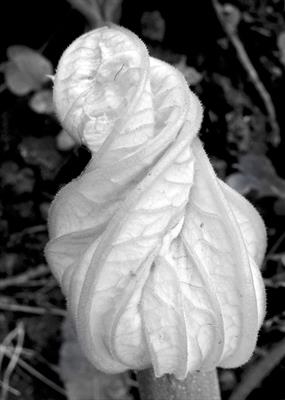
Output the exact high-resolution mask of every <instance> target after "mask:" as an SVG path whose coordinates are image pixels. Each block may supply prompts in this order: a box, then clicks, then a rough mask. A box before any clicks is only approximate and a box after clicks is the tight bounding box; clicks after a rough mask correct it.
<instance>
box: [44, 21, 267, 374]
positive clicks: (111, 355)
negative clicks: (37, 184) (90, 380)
mask: <svg viewBox="0 0 285 400" xmlns="http://www.w3.org/2000/svg"><path fill="white" fill-rule="evenodd" d="M54 102H55V106H56V110H57V114H58V117H59V119H60V121H61V123H62V125H63V127H64V129H66V130H67V131H68V132H69V134H70V135H72V136H73V137H74V138H75V139H76V140H78V141H80V142H82V143H83V144H85V145H86V146H87V147H88V148H89V149H90V151H91V153H92V159H91V161H90V163H89V164H88V166H87V168H86V169H85V171H83V173H82V174H81V175H80V176H79V177H78V178H77V179H75V180H74V181H72V182H71V183H70V184H68V185H67V186H65V187H64V188H63V189H62V190H61V191H60V192H59V193H58V194H57V196H56V198H55V200H54V202H53V204H52V207H51V211H50V215H49V231H50V241H49V243H48V245H47V248H46V256H47V259H48V262H49V264H50V266H51V269H52V271H53V273H54V274H55V276H56V278H57V279H58V281H59V282H60V284H61V286H62V289H63V292H64V294H65V295H66V298H67V303H68V307H69V309H70V312H71V314H72V316H73V319H74V324H75V327H76V331H77V334H78V337H79V340H80V343H81V345H82V348H83V349H84V351H85V354H86V356H87V357H88V358H89V359H90V361H91V362H92V363H94V364H95V366H96V367H97V368H99V369H101V370H103V371H106V372H109V373H116V372H120V371H124V370H127V369H130V368H134V369H141V368H146V367H148V366H150V365H152V366H153V367H154V370H155V374H156V376H161V375H163V374H165V373H173V374H175V375H176V377H177V378H179V379H183V378H185V376H186V375H187V374H188V373H192V372H193V371H195V370H201V369H204V370H210V369H213V368H215V367H216V366H224V367H235V366H238V365H241V364H242V363H244V362H246V361H247V360H248V358H249V357H250V356H251V354H252V352H253V349H254V347H255V343H256V338H257V333H258V329H259V327H260V325H261V323H262V320H263V317H264V308H265V305H264V288H263V284H262V279H261V276H260V272H259V269H258V266H259V265H260V263H261V261H262V258H263V256H264V251H265V244H266V235H265V228H264V225H263V222H262V220H261V218H260V216H259V215H258V213H257V212H256V211H255V209H254V208H253V207H252V206H251V205H250V204H249V203H248V202H247V201H246V200H245V199H244V198H242V197H241V196H240V195H239V194H237V193H235V192H234V191H233V190H232V189H230V188H229V187H228V186H227V185H226V184H224V183H223V182H221V181H219V179H218V178H217V177H216V175H215V173H214V171H213V169H212V167H211V165H210V162H209V160H208V158H207V156H206V154H205V151H204V149H203V147H202V144H201V142H200V140H199V138H197V134H198V131H199V128H200V124H201V120H202V107H201V104H200V102H199V101H198V99H197V97H196V96H195V95H194V94H193V93H192V92H191V91H190V90H189V88H188V86H187V83H186V82H185V80H184V78H183V77H182V75H181V74H180V73H179V72H178V71H177V70H175V69H174V68H173V67H171V66H170V65H168V64H166V63H164V62H162V61H159V60H157V59H154V58H152V57H149V56H148V53H147V50H146V48H145V46H144V44H143V43H142V42H141V41H140V40H139V39H138V38H137V37H136V36H135V35H133V34H132V33H130V32H129V31H127V30H125V29H122V28H118V27H111V28H108V27H104V28H100V29H97V30H94V31H91V32H89V33H87V34H85V35H83V36H81V37H80V38H78V39H77V40H76V41H75V42H74V43H72V44H71V46H70V47H69V48H68V49H67V50H66V51H65V53H64V54H63V56H62V58H61V60H60V62H59V66H58V69H57V73H56V77H55V87H54Z"/></svg>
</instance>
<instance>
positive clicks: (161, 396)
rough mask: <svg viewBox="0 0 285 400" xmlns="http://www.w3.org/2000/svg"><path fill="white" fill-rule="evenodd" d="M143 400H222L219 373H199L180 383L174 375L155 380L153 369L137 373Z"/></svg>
mask: <svg viewBox="0 0 285 400" xmlns="http://www.w3.org/2000/svg"><path fill="white" fill-rule="evenodd" d="M137 379H138V384H139V391H140V397H141V400H220V399H221V396H220V389H219V383H218V378H217V371H216V370H213V371H209V372H197V373H195V374H193V375H189V376H188V377H187V378H186V379H185V380H184V381H179V380H178V379H176V378H175V377H174V376H173V375H168V374H167V375H164V376H163V377H161V378H155V376H154V373H153V370H152V369H151V368H149V369H145V370H143V371H138V372H137Z"/></svg>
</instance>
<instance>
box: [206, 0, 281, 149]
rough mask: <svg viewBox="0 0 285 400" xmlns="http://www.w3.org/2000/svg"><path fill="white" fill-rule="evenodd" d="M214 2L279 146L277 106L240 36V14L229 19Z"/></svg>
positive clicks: (275, 143)
mask: <svg viewBox="0 0 285 400" xmlns="http://www.w3.org/2000/svg"><path fill="white" fill-rule="evenodd" d="M212 4H213V7H214V10H215V12H216V15H217V17H218V19H219V21H220V24H221V26H222V28H223V30H224V32H225V33H226V35H227V36H228V38H229V41H230V42H231V44H232V45H233V47H234V49H235V51H236V53H237V57H238V59H239V61H240V63H241V65H242V66H243V68H244V69H245V71H246V73H247V75H248V78H249V80H250V81H251V83H252V84H253V85H254V87H255V89H256V91H257V93H258V94H259V96H260V98H261V100H262V101H263V104H264V107H265V109H266V112H267V115H268V119H269V122H270V125H271V140H270V141H271V143H272V144H273V145H275V146H277V145H278V144H279V143H280V129H279V125H278V123H277V119H276V112H275V108H274V105H273V102H272V99H271V97H270V94H269V92H268V91H267V89H266V88H265V86H264V84H263V83H262V81H261V80H260V78H259V76H258V73H257V71H256V69H255V67H254V65H253V64H252V62H251V60H250V58H249V56H248V54H247V52H246V50H245V47H244V45H243V43H242V42H241V40H240V38H239V35H238V31H237V26H238V23H239V15H234V16H232V18H230V19H229V20H228V21H227V19H226V18H225V17H224V16H223V7H222V6H221V5H220V4H219V3H218V1H217V0H212ZM231 8H232V11H234V12H235V13H237V12H238V13H239V11H238V10H237V9H236V8H233V7H231Z"/></svg>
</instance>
